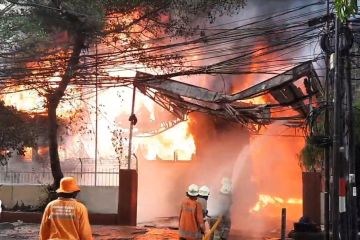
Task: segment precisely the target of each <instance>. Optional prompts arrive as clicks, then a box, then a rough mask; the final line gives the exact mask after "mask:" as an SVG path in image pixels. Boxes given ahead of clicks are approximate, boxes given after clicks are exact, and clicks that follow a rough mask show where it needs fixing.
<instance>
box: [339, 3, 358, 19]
mask: <svg viewBox="0 0 360 240" xmlns="http://www.w3.org/2000/svg"><path fill="white" fill-rule="evenodd" d="M335 9H336V14H337V17H338V18H339V19H340V21H341V22H343V23H345V22H346V21H347V19H348V18H349V17H350V16H351V15H355V14H357V12H358V5H357V0H335Z"/></svg>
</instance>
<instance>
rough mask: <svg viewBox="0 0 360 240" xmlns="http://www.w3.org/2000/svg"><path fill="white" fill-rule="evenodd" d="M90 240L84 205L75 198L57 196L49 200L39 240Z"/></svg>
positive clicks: (87, 218)
mask: <svg viewBox="0 0 360 240" xmlns="http://www.w3.org/2000/svg"><path fill="white" fill-rule="evenodd" d="M65 239H66V240H91V239H93V238H92V234H91V227H90V223H89V217H88V212H87V209H86V207H85V206H84V205H83V204H82V203H80V202H78V201H76V200H75V199H65V198H58V199H57V200H54V201H52V202H50V203H49V204H48V205H47V207H46V209H45V212H44V215H43V218H42V221H41V226H40V240H65Z"/></svg>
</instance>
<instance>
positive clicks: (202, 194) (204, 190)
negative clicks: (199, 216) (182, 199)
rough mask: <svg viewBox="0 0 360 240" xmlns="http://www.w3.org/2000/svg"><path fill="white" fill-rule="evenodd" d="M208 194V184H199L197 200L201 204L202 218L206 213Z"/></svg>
mask: <svg viewBox="0 0 360 240" xmlns="http://www.w3.org/2000/svg"><path fill="white" fill-rule="evenodd" d="M209 195H210V189H209V188H208V186H205V185H204V186H201V187H200V189H199V197H198V199H197V201H198V202H199V203H200V204H201V206H202V211H203V215H204V218H205V217H206V216H207V215H208V210H207V200H208V198H209Z"/></svg>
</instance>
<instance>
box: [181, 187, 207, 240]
mask: <svg viewBox="0 0 360 240" xmlns="http://www.w3.org/2000/svg"><path fill="white" fill-rule="evenodd" d="M198 195H199V187H198V186H197V185H195V184H191V185H190V186H189V187H188V191H187V192H186V196H187V198H186V199H184V200H183V202H182V203H181V209H180V215H179V237H180V240H200V239H201V237H202V235H203V234H204V231H205V226H204V216H203V213H202V208H201V204H200V203H199V202H197V201H196V200H197V198H198Z"/></svg>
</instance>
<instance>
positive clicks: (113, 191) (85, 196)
mask: <svg viewBox="0 0 360 240" xmlns="http://www.w3.org/2000/svg"><path fill="white" fill-rule="evenodd" d="M44 198H46V191H45V190H44V186H41V185H27V186H25V185H13V186H10V185H9V186H8V185H3V186H0V200H1V201H2V202H3V205H5V207H6V208H12V207H13V206H14V205H15V204H16V202H17V201H18V203H19V205H21V201H23V202H24V204H25V205H32V206H36V205H39V203H40V202H41V200H42V199H44ZM78 199H79V200H80V201H81V202H83V203H84V204H85V205H86V207H87V208H88V210H89V212H91V213H117V205H118V187H92V186H82V187H81V192H80V194H79V195H78Z"/></svg>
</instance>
